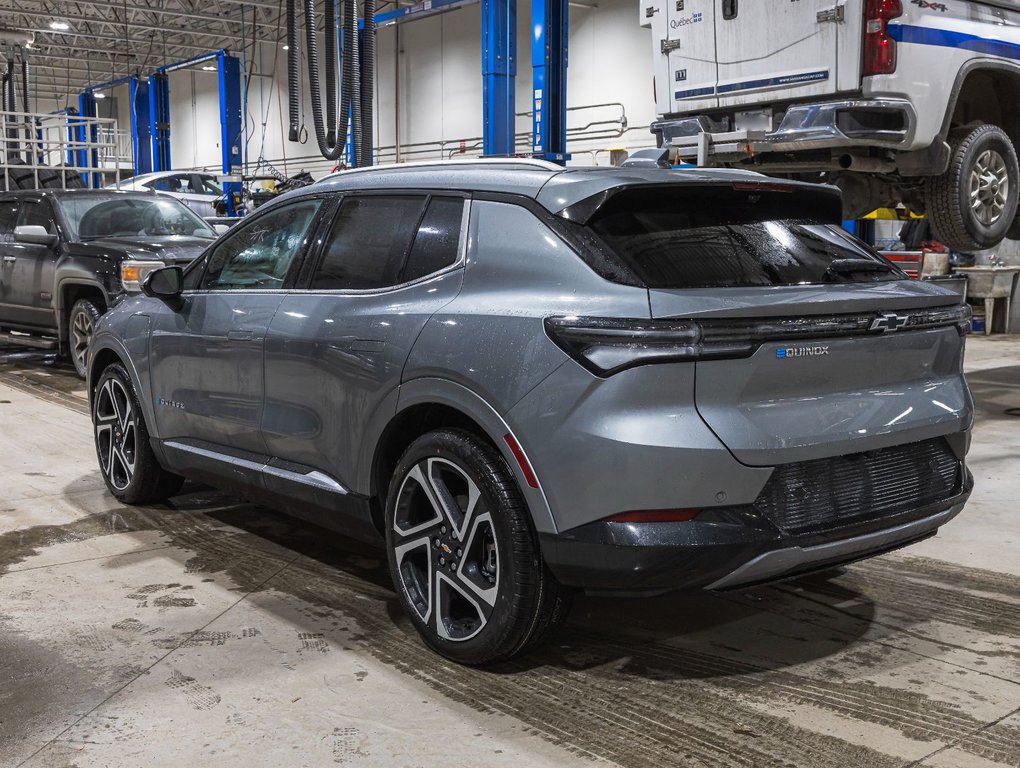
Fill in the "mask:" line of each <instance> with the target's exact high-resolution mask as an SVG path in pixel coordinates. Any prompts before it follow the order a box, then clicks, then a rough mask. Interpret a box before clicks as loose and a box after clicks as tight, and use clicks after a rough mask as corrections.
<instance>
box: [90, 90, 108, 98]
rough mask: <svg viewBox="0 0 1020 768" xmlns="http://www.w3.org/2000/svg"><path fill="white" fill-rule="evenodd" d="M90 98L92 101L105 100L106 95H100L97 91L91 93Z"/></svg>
mask: <svg viewBox="0 0 1020 768" xmlns="http://www.w3.org/2000/svg"><path fill="white" fill-rule="evenodd" d="M92 98H94V99H105V98H106V94H105V93H100V92H99V91H93V92H92Z"/></svg>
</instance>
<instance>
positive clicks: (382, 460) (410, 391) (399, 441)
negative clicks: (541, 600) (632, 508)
mask: <svg viewBox="0 0 1020 768" xmlns="http://www.w3.org/2000/svg"><path fill="white" fill-rule="evenodd" d="M444 427H447V428H455V429H464V430H467V431H469V432H472V433H474V434H476V435H478V436H479V437H480V438H482V439H484V440H485V441H486V442H488V443H490V444H491V445H492V446H494V447H495V448H496V450H497V451H498V452H499V453H500V455H501V456H502V457H503V459H504V460H505V461H506V463H507V465H508V466H509V467H510V471H511V472H512V473H513V475H514V478H515V479H516V480H517V486H518V488H519V489H520V491H521V495H522V496H523V497H524V500H525V502H526V503H527V505H528V509H529V511H530V513H531V518H532V521H533V523H534V524H535V528H536V529H537V530H538V531H540V532H543V533H546V532H549V533H552V532H555V531H556V527H555V523H554V521H553V517H552V513H551V511H550V509H549V503H548V501H547V500H546V498H545V494H544V492H543V491H542V489H541V487H539V488H533V487H531V486H530V485H529V483H528V479H527V477H526V476H525V474H524V471H523V470H522V469H521V466H520V464H519V463H518V461H517V459H516V458H515V456H514V454H513V452H512V451H511V450H510V447H509V446H508V444H507V442H506V440H505V439H504V438H505V436H507V435H510V436H513V434H514V433H513V430H512V429H511V427H510V426H509V425H508V424H507V423H506V421H505V420H504V419H503V418H502V417H501V416H500V415H499V414H498V413H497V411H496V410H495V409H494V408H493V407H492V406H491V405H489V404H488V403H487V402H486V401H485V400H483V399H482V398H481V397H480V396H478V395H477V394H475V393H474V392H472V391H471V390H469V389H467V388H466V387H464V386H462V385H460V384H457V383H455V382H452V381H448V380H445V379H432V378H425V379H414V380H412V381H410V382H407V383H405V384H403V385H401V387H400V393H399V397H398V401H397V408H396V411H395V413H394V414H393V416H392V418H390V419H389V421H388V422H387V423H386V425H385V426H384V427H383V429H382V430H381V432H380V433H379V436H378V438H377V439H376V440H374V441H372V445H374V449H373V450H372V454H371V456H366V457H365V458H364V460H363V461H362V463H361V465H362V474H363V477H362V481H361V487H364V488H369V489H370V494H371V498H372V517H373V521H374V522H375V523H376V525H377V526H378V527H379V528H380V530H382V513H383V505H384V503H385V494H386V490H387V487H388V485H389V479H390V476H391V475H392V473H393V469H394V468H395V467H396V465H397V462H398V461H399V460H400V456H401V455H402V454H403V452H404V450H406V448H407V446H409V445H410V444H411V443H412V442H413V441H414V440H415V439H417V438H418V437H420V436H421V435H423V434H425V433H427V432H430V431H432V430H434V429H441V428H444ZM513 439H514V440H515V441H516V442H517V443H518V444H519V442H520V441H518V440H517V439H516V437H514V438H513ZM522 455H524V454H523V449H522ZM525 461H528V459H527V457H526V456H525Z"/></svg>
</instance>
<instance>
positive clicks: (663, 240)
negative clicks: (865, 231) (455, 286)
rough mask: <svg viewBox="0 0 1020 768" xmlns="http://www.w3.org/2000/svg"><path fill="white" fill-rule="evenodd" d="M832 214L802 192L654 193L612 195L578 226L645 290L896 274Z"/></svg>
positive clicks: (826, 202)
mask: <svg viewBox="0 0 1020 768" xmlns="http://www.w3.org/2000/svg"><path fill="white" fill-rule="evenodd" d="M832 207H833V206H832V201H831V199H830V198H828V196H823V195H818V194H812V193H811V192H804V191H795V192H777V191H758V190H751V191H747V190H737V189H734V188H732V187H729V186H727V187H717V188H704V187H702V188H695V189H691V188H689V187H688V188H684V189H677V188H668V187H666V188H663V187H658V188H651V189H647V188H646V189H634V190H626V191H623V192H620V193H618V194H616V195H614V196H613V197H611V198H610V199H609V200H608V201H607V202H606V203H605V204H603V205H602V206H601V207H600V208H599V209H598V210H597V211H596V212H595V214H594V215H593V216H592V217H591V218H590V219H589V221H588V227H589V228H590V229H591V231H593V232H595V234H597V235H598V236H599V238H600V239H601V240H602V241H603V243H604V244H605V245H606V246H608V248H609V249H610V250H611V251H612V253H613V254H614V255H615V256H616V257H617V258H619V259H620V260H621V261H622V262H623V263H624V264H625V265H626V266H627V267H628V268H629V269H630V270H632V271H633V272H634V274H635V275H636V276H637V277H638V278H639V279H640V280H641V281H642V282H643V283H645V284H646V285H647V286H648V287H649V288H730V287H740V286H757V285H761V286H765V285H798V284H805V283H808V284H810V283H832V282H848V281H849V282H874V281H882V280H900V279H904V278H905V277H906V276H905V275H904V274H903V273H902V272H900V271H899V270H898V269H896V268H895V267H893V266H892V265H890V264H889V263H888V262H887V261H885V260H884V259H883V258H882V257H881V256H879V255H878V253H876V252H875V251H874V250H872V249H871V248H870V247H869V246H867V245H865V244H864V243H862V242H861V241H859V240H857V239H856V238H854V237H853V236H851V235H850V234H849V233H847V232H846V231H845V230H843V229H842V228H841V227H839V226H837V225H836V224H835V223H833V222H832V220H831V210H832Z"/></svg>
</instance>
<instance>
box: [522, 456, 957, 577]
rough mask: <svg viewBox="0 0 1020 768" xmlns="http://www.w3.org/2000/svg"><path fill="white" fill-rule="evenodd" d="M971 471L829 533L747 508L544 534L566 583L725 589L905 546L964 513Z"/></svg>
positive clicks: (547, 552)
mask: <svg viewBox="0 0 1020 768" xmlns="http://www.w3.org/2000/svg"><path fill="white" fill-rule="evenodd" d="M973 486H974V481H973V477H972V476H971V475H970V473H969V472H968V473H967V474H966V479H965V482H964V486H963V489H962V490H961V492H960V493H959V494H957V495H955V496H953V497H952V498H950V499H946V500H944V501H942V502H939V503H937V504H931V505H928V506H926V507H924V508H921V509H915V510H913V511H911V512H909V513H904V514H898V515H895V516H893V517H889V518H885V519H882V520H877V521H872V522H870V523H868V524H867V525H866V526H857V527H854V528H850V529H846V530H843V531H841V532H835V533H830V534H812V535H809V536H799V537H791V536H787V535H785V534H783V533H782V532H781V531H779V530H778V529H776V528H775V527H774V526H772V525H771V524H769V523H768V522H767V521H766V520H764V519H762V518H760V517H759V516H757V515H755V514H754V512H753V510H750V509H746V508H744V509H732V510H721V511H718V512H715V513H713V515H712V517H711V518H710V519H704V520H703V519H702V518H701V517H699V518H698V519H696V520H694V521H691V522H686V523H641V524H629V523H616V522H605V521H602V522H597V523H591V524H589V525H585V526H581V527H580V528H577V529H575V530H572V531H568V532H565V533H561V534H542V535H541V544H542V552H543V555H544V557H545V559H546V562H547V563H548V565H549V567H550V569H551V570H552V572H553V573H554V574H555V575H556V577H557V578H558V579H559V580H560V581H561V582H563V583H564V584H567V585H569V586H573V587H580V588H584V589H587V590H590V591H599V592H616V593H620V594H628V593H645V594H655V593H660V592H669V591H674V590H683V589H709V590H725V589H733V588H736V587H746V586H752V585H756V584H763V583H768V582H772V581H780V580H783V579H787V578H792V577H794V576H799V575H801V574H804V573H810V572H812V571H817V570H823V569H826V568H831V567H833V566H836V565H840V564H843V563H848V562H851V561H854V560H860V559H863V558H866V557H872V556H874V555H878V554H882V553H884V552H889V551H891V550H894V549H898V548H900V547H904V546H907V545H908V544H912V543H914V542H916V541H920V540H921V539H924V538H927V537H929V536H931V535H933V534H934V533H935V532H936V531H937V530H938V529H939V527H940V526H942V525H944V524H945V523H947V522H948V521H949V520H952V519H953V518H954V517H955V516H956V515H958V514H959V513H960V511H961V510H962V509H963V507H964V504H965V503H966V501H967V499H968V497H969V496H970V492H971V490H972V488H973Z"/></svg>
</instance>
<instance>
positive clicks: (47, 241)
mask: <svg viewBox="0 0 1020 768" xmlns="http://www.w3.org/2000/svg"><path fill="white" fill-rule="evenodd" d="M14 239H15V240H16V241H18V242H19V243H31V244H32V245H49V246H54V245H56V244H57V236H56V235H51V234H50V233H49V232H47V231H46V227H40V226H39V225H38V224H22V225H21V226H20V227H15V228H14Z"/></svg>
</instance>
